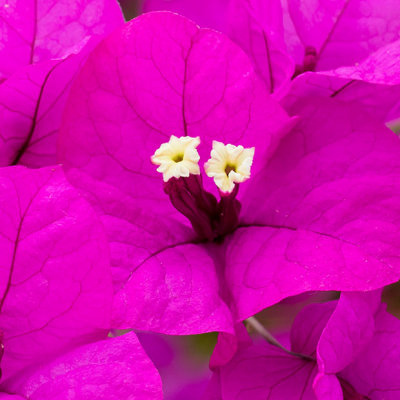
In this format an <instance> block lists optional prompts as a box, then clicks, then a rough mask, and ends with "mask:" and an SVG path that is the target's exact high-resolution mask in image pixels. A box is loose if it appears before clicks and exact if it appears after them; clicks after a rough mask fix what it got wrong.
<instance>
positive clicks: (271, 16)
mask: <svg viewBox="0 0 400 400" xmlns="http://www.w3.org/2000/svg"><path fill="white" fill-rule="evenodd" d="M227 33H228V34H229V37H230V38H232V40H234V41H235V42H236V43H237V44H238V45H239V46H240V47H241V48H242V49H243V50H245V51H246V53H247V54H248V56H249V57H250V58H251V59H252V61H253V62H254V66H255V69H256V71H257V72H258V73H259V74H260V76H262V78H263V79H264V81H265V83H266V86H267V88H268V90H269V91H270V92H271V93H272V92H274V91H276V90H277V89H278V88H279V87H280V86H281V85H282V84H284V83H288V82H289V81H290V78H291V77H292V75H293V73H294V62H293V59H292V58H291V57H290V56H289V53H288V52H287V50H286V46H285V42H284V32H283V16H282V8H281V3H280V1H279V0H273V1H268V2H265V1H262V0H233V1H231V3H230V8H229V14H228V21H227Z"/></svg>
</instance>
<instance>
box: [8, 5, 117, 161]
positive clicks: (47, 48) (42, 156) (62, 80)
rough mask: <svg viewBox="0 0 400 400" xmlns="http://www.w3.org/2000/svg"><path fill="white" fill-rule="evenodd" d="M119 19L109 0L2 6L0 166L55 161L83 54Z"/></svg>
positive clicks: (114, 25) (115, 25)
mask: <svg viewBox="0 0 400 400" xmlns="http://www.w3.org/2000/svg"><path fill="white" fill-rule="evenodd" d="M122 23H123V16H122V13H121V10H120V8H119V5H118V3H117V1H114V0H89V1H88V0H83V1H67V2H66V1H49V0H28V1H20V0H18V1H15V2H6V3H5V4H4V5H2V6H1V9H0V31H1V32H2V34H3V35H2V36H1V39H2V40H3V43H2V45H1V46H0V47H1V49H2V50H0V57H1V59H2V65H1V67H0V166H7V165H15V164H23V165H27V166H29V167H41V166H47V165H52V164H55V163H56V162H57V160H56V154H55V153H56V151H55V143H56V137H57V133H58V129H59V127H60V124H61V114H62V111H63V109H64V105H65V100H66V97H67V94H68V91H69V87H70V83H71V81H72V79H73V78H74V75H75V74H76V72H77V70H78V68H79V67H80V64H81V63H82V61H83V60H84V59H85V57H86V55H87V53H88V52H89V51H90V50H91V49H92V48H93V47H94V45H95V44H96V43H97V42H98V41H99V40H100V39H101V38H102V36H103V35H105V34H107V33H109V32H110V31H112V30H113V29H114V28H115V27H117V26H119V25H121V24H122ZM72 53H78V54H72ZM51 59H52V60H51ZM32 64H33V65H32ZM2 78H3V79H2ZM6 78H8V79H6Z"/></svg>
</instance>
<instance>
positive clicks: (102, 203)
mask: <svg viewBox="0 0 400 400" xmlns="http://www.w3.org/2000/svg"><path fill="white" fill-rule="evenodd" d="M289 121H290V120H289V118H288V116H287V115H286V114H285V112H284V111H283V110H282V109H281V108H280V107H279V105H278V104H277V103H275V102H274V101H273V100H272V99H271V98H270V97H269V96H268V95H267V93H266V91H265V87H264V85H263V83H262V81H261V80H259V79H258V78H257V76H256V74H255V73H254V71H253V69H252V66H251V62H250V60H249V59H248V58H247V57H246V55H245V54H244V53H243V52H242V51H241V50H240V49H239V48H238V47H237V46H235V45H234V44H233V43H232V42H231V41H230V40H229V39H227V38H226V37H225V36H224V35H222V34H219V33H217V32H214V31H211V30H208V29H199V28H198V27H197V26H196V25H195V24H194V23H192V22H191V21H189V20H187V19H185V18H183V17H180V16H177V15H174V14H171V13H150V14H145V15H143V16H141V17H139V18H137V19H136V20H134V21H131V22H130V23H128V24H127V26H126V27H125V28H123V29H121V30H118V31H116V32H114V33H113V34H112V35H111V36H109V37H108V38H107V39H106V40H105V41H104V42H103V43H102V44H101V45H100V46H98V47H97V49H96V50H95V51H94V52H93V53H92V54H91V56H90V57H89V59H88V62H87V63H86V65H85V66H84V67H83V69H82V71H81V73H80V74H79V76H78V77H77V80H76V81H75V84H74V85H73V88H72V91H71V95H70V98H69V101H68V104H67V108H66V112H65V118H64V126H63V131H62V133H61V138H60V142H59V154H60V159H61V160H62V161H63V162H64V164H65V167H66V169H67V173H68V176H69V178H70V179H71V181H72V182H74V184H75V185H77V186H79V187H80V188H81V189H83V190H85V191H86V193H87V195H88V198H89V200H90V201H91V202H92V204H94V205H95V207H96V209H97V210H98V211H99V212H100V213H101V214H102V221H103V223H104V224H105V226H106V227H107V231H108V234H109V238H110V242H111V251H112V263H113V266H114V280H115V284H116V288H117V289H120V288H121V285H122V289H121V290H120V293H119V294H118V295H117V299H116V302H115V304H116V308H118V309H119V311H118V314H119V315H118V318H117V319H118V320H119V321H121V320H124V319H125V321H129V324H132V323H133V324H134V325H135V326H140V327H141V328H146V329H153V330H158V331H160V330H163V331H168V332H170V333H172V332H174V333H179V332H181V333H189V332H192V333H194V332H200V331H206V330H211V329H221V330H227V329H228V326H229V329H231V324H232V321H231V316H230V312H229V310H228V308H227V306H226V305H225V303H224V302H223V301H222V300H221V298H220V289H219V277H218V273H217V270H220V271H221V274H223V265H222V264H221V262H222V261H221V260H218V257H215V256H214V253H216V252H217V251H215V252H214V250H212V249H210V248H209V247H210V246H207V245H199V244H198V243H197V242H196V238H195V236H194V234H193V231H192V230H191V229H190V227H189V224H188V222H187V221H186V220H185V219H183V217H182V216H181V215H180V214H178V213H177V212H176V210H175V209H174V208H173V207H172V205H171V203H170V201H169V199H168V197H167V196H166V195H165V193H164V192H163V190H162V180H161V179H160V175H159V174H158V173H157V172H156V170H155V168H154V166H153V165H152V164H151V162H150V156H151V154H153V153H154V151H155V150H156V149H157V148H158V147H159V146H160V145H161V143H163V142H165V141H166V140H168V138H169V137H170V135H172V134H174V135H176V136H178V137H179V136H182V135H189V136H192V137H196V136H200V137H201V144H200V146H199V148H198V149H199V153H200V156H201V157H202V160H206V159H207V158H208V156H209V153H210V149H211V146H212V140H215V139H218V140H220V141H222V142H225V143H232V144H241V145H243V146H246V147H252V146H256V147H257V148H260V158H259V159H258V161H257V160H256V161H255V163H254V165H253V168H254V169H255V170H257V169H258V168H261V167H262V164H261V161H262V157H261V156H262V153H263V150H261V149H265V148H267V151H270V152H272V151H273V149H274V148H275V147H276V145H277V142H278V141H279V138H280V137H281V136H282V135H283V133H284V130H285V127H286V125H287V124H288V123H289ZM207 185H211V181H210V182H208V183H207ZM211 247H212V248H213V245H211ZM128 278H129V281H128V283H127V284H126V285H125V286H124V282H125V281H127V280H128ZM127 313H128V314H129V315H130V317H129V318H127V317H126V315H127ZM124 315H125V316H124ZM179 321H185V322H184V323H179ZM120 323H121V322H120Z"/></svg>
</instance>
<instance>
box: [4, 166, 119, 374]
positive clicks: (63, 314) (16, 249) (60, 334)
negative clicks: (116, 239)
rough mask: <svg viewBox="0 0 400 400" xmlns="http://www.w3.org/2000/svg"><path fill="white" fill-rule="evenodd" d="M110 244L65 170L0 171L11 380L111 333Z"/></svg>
mask: <svg viewBox="0 0 400 400" xmlns="http://www.w3.org/2000/svg"><path fill="white" fill-rule="evenodd" d="M108 251H109V250H108V243H107V240H106V237H105V233H104V230H103V227H102V225H101V223H100V221H99V220H98V218H97V216H96V215H95V212H94V210H93V209H92V208H91V207H90V205H89V204H88V203H87V202H86V200H84V199H83V198H82V197H81V196H80V195H79V193H78V192H77V190H76V189H75V188H73V187H72V186H71V185H70V184H69V183H68V182H67V181H66V179H65V177H64V175H63V172H62V169H61V168H60V167H57V168H45V169H38V170H29V169H26V168H25V167H5V168H1V169H0V260H1V262H0V265H1V270H0V272H1V297H0V330H1V334H2V339H1V342H2V345H3V346H4V354H3V357H2V360H1V370H2V377H3V379H7V378H8V377H12V376H14V375H15V374H16V373H17V372H18V371H20V370H22V369H24V368H25V367H27V366H29V365H32V364H37V363H39V362H44V361H46V360H47V359H48V358H49V357H54V356H55V355H57V354H58V353H60V352H61V351H67V350H69V349H71V348H72V347H75V346H78V345H81V344H85V343H88V342H91V341H94V340H98V339H103V338H105V337H106V336H107V333H108V330H109V329H110V317H111V302H112V286H111V274H110V264H109V254H108Z"/></svg>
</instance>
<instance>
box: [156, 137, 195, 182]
mask: <svg viewBox="0 0 400 400" xmlns="http://www.w3.org/2000/svg"><path fill="white" fill-rule="evenodd" d="M199 144H200V138H199V137H195V138H193V137H190V136H182V137H180V138H178V137H176V136H174V135H172V136H171V137H170V139H169V142H167V143H163V144H162V145H161V146H160V147H159V148H158V149H157V150H156V152H155V153H154V154H153V155H152V156H151V162H152V163H153V164H155V165H159V167H158V168H157V171H158V172H161V173H162V174H163V180H164V182H167V181H168V180H169V179H171V178H172V177H174V178H180V177H188V176H189V175H190V174H193V175H200V167H199V160H200V156H199V153H198V152H197V150H196V147H197V146H198V145H199Z"/></svg>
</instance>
